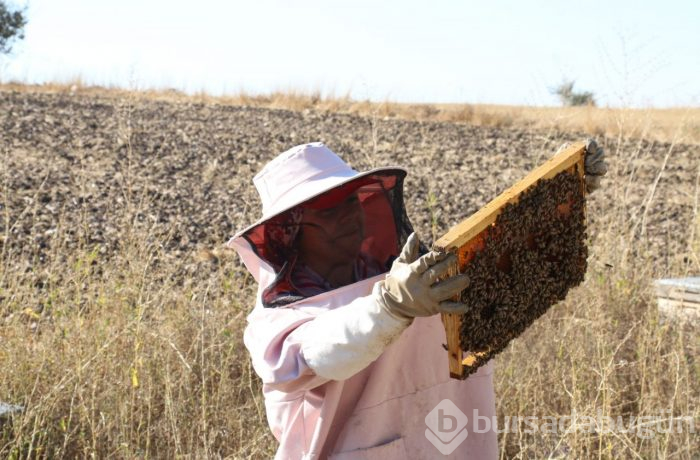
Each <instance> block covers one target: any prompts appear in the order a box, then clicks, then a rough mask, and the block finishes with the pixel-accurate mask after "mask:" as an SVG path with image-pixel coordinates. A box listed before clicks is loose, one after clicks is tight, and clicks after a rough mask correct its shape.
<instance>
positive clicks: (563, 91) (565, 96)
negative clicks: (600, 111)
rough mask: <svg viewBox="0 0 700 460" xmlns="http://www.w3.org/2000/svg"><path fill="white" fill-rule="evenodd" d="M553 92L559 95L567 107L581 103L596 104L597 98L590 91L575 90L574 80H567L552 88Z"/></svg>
mask: <svg viewBox="0 0 700 460" xmlns="http://www.w3.org/2000/svg"><path fill="white" fill-rule="evenodd" d="M552 93H553V94H556V95H557V96H559V100H560V101H561V103H562V104H564V105H565V106H567V107H572V106H579V105H592V106H595V98H594V97H593V93H591V92H590V91H584V92H574V80H571V81H565V82H563V83H562V84H561V85H559V86H557V87H556V88H554V89H553V90H552Z"/></svg>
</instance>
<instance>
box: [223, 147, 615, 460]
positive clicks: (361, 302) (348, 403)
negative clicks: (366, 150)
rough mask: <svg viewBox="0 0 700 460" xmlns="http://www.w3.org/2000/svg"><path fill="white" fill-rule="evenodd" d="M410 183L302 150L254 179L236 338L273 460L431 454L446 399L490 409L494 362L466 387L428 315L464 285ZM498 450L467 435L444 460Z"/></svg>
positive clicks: (482, 437) (240, 245) (490, 413)
mask: <svg viewBox="0 0 700 460" xmlns="http://www.w3.org/2000/svg"><path fill="white" fill-rule="evenodd" d="M601 154H602V152H601ZM405 176H406V171H405V170H404V169H402V168H396V167H387V168H377V169H373V170H371V171H368V172H363V173H360V172H357V171H355V170H354V169H352V168H350V166H348V165H347V164H346V163H345V162H343V161H342V160H341V159H340V158H339V157H338V156H337V155H336V154H335V153H333V152H332V151H331V150H330V149H329V148H328V147H326V146H325V145H323V144H322V143H311V144H305V145H299V146H296V147H293V148H291V149H290V150H288V151H286V152H284V153H282V154H280V155H279V156H278V157H277V158H275V159H274V160H272V161H271V162H270V163H268V164H267V165H266V166H265V167H264V168H263V169H262V171H260V172H259V173H258V174H257V175H256V176H255V178H254V179H253V181H254V183H255V186H256V188H257V190H258V192H259V194H260V198H261V201H262V207H263V210H262V214H263V215H262V218H261V219H260V220H258V221H257V222H255V223H254V224H253V225H251V226H249V227H248V228H246V229H244V230H242V231H240V232H239V233H237V234H236V235H235V236H233V237H232V238H231V240H230V241H229V242H228V246H229V247H231V248H234V249H235V250H236V251H237V252H238V254H239V255H240V256H241V258H242V260H243V262H244V264H245V266H246V267H247V269H248V270H249V271H250V273H251V274H252V275H253V277H254V278H255V280H256V281H257V282H258V295H257V301H256V305H255V308H254V309H253V311H252V313H250V315H249V316H248V324H247V327H246V329H245V333H244V342H245V345H246V347H247V348H248V350H249V352H250V355H251V357H252V362H253V367H254V368H255V371H256V373H257V374H258V375H259V376H260V378H261V379H262V382H263V393H264V397H265V406H266V412H267V419H268V423H269V424H270V428H271V429H272V432H273V434H274V436H275V438H277V440H278V441H279V448H278V451H277V455H276V458H278V459H301V458H304V459H307V458H309V459H311V458H332V459H333V458H334V459H343V458H352V459H358V458H381V459H382V460H390V459H406V458H435V457H436V456H438V455H440V454H439V451H438V450H437V449H436V447H435V446H434V445H433V444H432V443H431V442H429V440H428V438H427V437H426V422H425V417H426V415H428V413H429V412H430V411H431V410H432V409H433V408H434V407H435V406H436V405H437V404H438V403H440V402H441V401H442V400H444V399H449V400H450V401H452V402H453V403H454V404H455V405H456V406H457V407H458V408H459V409H460V410H461V411H462V412H463V413H464V414H465V415H467V417H472V415H473V414H474V413H478V414H479V416H482V417H488V419H492V418H493V417H494V416H495V415H496V410H495V398H494V391H493V378H492V363H488V364H487V365H485V366H483V367H481V368H480V369H479V370H478V371H477V372H476V373H475V374H473V375H471V376H470V377H469V378H468V379H466V380H464V381H460V380H454V379H450V377H449V375H448V372H447V369H448V363H447V353H446V352H445V349H444V348H443V347H442V344H443V343H445V341H446V340H445V331H444V326H443V324H442V322H441V319H440V315H438V314H437V313H440V312H454V313H460V312H463V311H465V310H466V308H468V307H467V306H466V305H464V304H460V303H458V302H454V301H452V300H450V299H451V298H452V297H453V296H454V295H455V294H457V293H459V292H461V291H462V290H463V289H465V288H466V287H467V286H468V284H469V280H468V279H467V278H465V276H464V275H456V276H452V277H449V276H448V275H447V273H448V269H449V268H450V267H451V266H453V265H454V264H456V260H455V257H454V256H453V255H449V256H448V255H445V254H439V253H436V252H429V251H426V250H425V248H423V247H422V245H421V244H420V243H419V241H418V238H417V237H416V235H415V234H414V233H413V229H412V227H411V224H410V222H409V220H408V217H407V215H406V211H405V207H404V201H403V180H404V177H405ZM595 185H597V184H595ZM438 279H440V281H438ZM475 411H476V412H475ZM497 455H498V442H497V435H496V432H495V431H494V430H490V431H488V432H486V433H469V434H468V436H467V437H466V439H464V441H463V442H462V443H461V444H460V445H459V447H457V449H456V450H454V451H453V452H452V454H451V455H450V457H449V458H478V459H487V458H496V457H497Z"/></svg>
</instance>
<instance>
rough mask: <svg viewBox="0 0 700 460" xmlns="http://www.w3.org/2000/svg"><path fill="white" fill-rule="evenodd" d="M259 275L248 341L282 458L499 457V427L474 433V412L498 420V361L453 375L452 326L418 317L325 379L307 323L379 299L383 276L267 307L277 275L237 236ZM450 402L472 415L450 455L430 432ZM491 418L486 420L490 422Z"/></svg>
mask: <svg viewBox="0 0 700 460" xmlns="http://www.w3.org/2000/svg"><path fill="white" fill-rule="evenodd" d="M229 247H232V248H234V249H235V250H236V251H238V253H239V254H240V256H241V258H242V259H243V262H244V263H245V265H246V267H247V268H248V270H249V271H250V272H251V274H252V275H253V277H254V278H255V279H256V281H258V286H259V290H258V301H257V303H256V306H255V308H254V310H253V311H252V313H251V314H250V315H249V316H248V324H247V327H246V329H245V333H244V342H245V345H246V347H247V349H248V351H249V352H250V355H251V358H252V362H253V367H254V369H255V371H256V373H257V374H258V375H259V376H260V378H261V379H262V381H263V393H264V397H265V408H266V413H267V419H268V423H269V425H270V428H271V430H272V433H273V434H274V436H275V438H277V440H278V441H279V448H278V450H277V454H276V456H275V458H276V459H317V458H318V459H325V458H330V459H381V460H392V459H402V460H404V459H433V458H454V459H457V458H459V459H464V458H474V459H489V458H496V457H497V456H498V441H497V437H496V433H495V431H494V430H489V431H488V432H486V433H476V432H473V430H471V428H472V427H473V425H472V423H473V420H472V418H473V414H474V411H475V410H476V411H478V414H479V416H480V417H488V419H489V420H493V418H494V417H495V415H496V412H495V397H494V391H493V378H492V377H493V376H492V373H493V367H492V363H489V364H487V365H486V366H483V367H482V368H480V369H479V370H478V371H477V372H476V373H475V374H473V375H472V376H470V377H469V378H468V379H466V380H464V381H460V380H454V379H450V377H449V372H448V363H447V352H446V351H445V349H444V348H443V347H442V344H444V343H445V342H446V340H445V331H444V327H443V325H442V322H441V320H440V316H439V315H436V316H433V317H430V318H416V319H415V320H414V321H413V323H412V324H411V325H410V326H408V327H407V328H406V329H405V330H404V331H403V333H402V334H401V335H400V337H399V338H398V339H397V340H396V341H394V342H393V343H391V344H390V345H389V346H388V347H387V348H386V349H385V351H384V352H383V353H382V354H381V356H380V357H379V358H378V359H377V360H376V361H374V362H373V363H372V364H370V365H369V366H368V367H366V368H365V369H363V370H362V371H360V372H359V373H357V374H355V375H354V376H352V377H351V378H349V379H347V380H342V381H335V380H328V379H325V378H322V377H320V376H317V375H315V374H314V372H313V371H312V370H311V369H310V368H309V367H308V365H307V364H306V362H305V360H304V356H303V354H302V353H301V349H300V346H301V339H302V337H303V331H304V324H305V323H307V322H309V321H313V320H314V318H315V317H317V316H318V315H322V314H323V313H324V312H326V311H328V310H332V309H336V308H351V307H352V306H353V305H350V304H351V302H363V301H367V302H372V301H373V300H372V298H371V297H370V293H371V291H372V287H373V286H374V284H375V283H376V282H377V281H379V280H381V279H383V277H384V276H385V275H380V276H377V277H374V278H370V279H367V280H364V281H360V282H357V283H354V284H351V285H348V286H345V287H342V288H338V289H335V290H333V291H330V292H327V293H324V294H321V295H318V296H314V297H311V298H308V299H304V300H302V301H299V302H296V303H294V304H290V305H288V306H285V307H280V308H264V307H263V306H262V304H261V302H260V296H259V294H260V291H261V290H262V288H263V287H265V286H267V285H268V284H269V283H270V282H271V281H272V279H273V278H274V272H273V270H272V268H271V267H270V266H269V265H268V264H267V263H266V262H265V261H263V260H261V259H260V258H259V257H258V256H257V255H256V254H255V252H254V251H253V250H252V249H251V247H250V245H249V244H248V243H247V241H246V240H245V239H243V238H236V239H234V240H231V241H230V242H229ZM444 399H449V400H451V401H452V402H453V403H455V404H456V406H457V407H458V408H459V409H460V410H461V411H462V412H463V413H464V414H465V415H466V416H467V417H468V418H469V423H468V425H467V428H466V429H467V432H468V435H467V437H466V439H465V440H464V441H463V442H462V444H460V445H459V447H458V448H457V449H456V450H454V451H453V452H452V453H451V454H450V455H449V456H443V455H442V454H441V453H440V452H439V451H438V449H437V448H436V447H435V446H434V445H433V444H431V443H430V442H429V441H428V438H427V437H426V434H425V433H426V422H425V417H426V415H428V413H429V412H430V411H431V410H432V409H433V408H434V407H435V406H436V405H437V404H438V403H440V401H442V400H444ZM482 420H483V419H482Z"/></svg>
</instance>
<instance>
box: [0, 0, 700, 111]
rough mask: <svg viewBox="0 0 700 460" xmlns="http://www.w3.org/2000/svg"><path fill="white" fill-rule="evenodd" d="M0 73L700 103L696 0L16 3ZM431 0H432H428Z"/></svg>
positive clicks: (213, 85)
mask: <svg viewBox="0 0 700 460" xmlns="http://www.w3.org/2000/svg"><path fill="white" fill-rule="evenodd" d="M9 3H10V4H14V5H15V6H23V5H26V6H27V8H28V10H27V12H28V19H29V24H28V26H27V28H26V38H25V40H24V41H23V42H20V43H18V44H17V45H16V46H15V51H14V53H13V55H12V56H9V57H8V56H6V57H2V58H0V80H2V81H9V80H21V81H26V82H32V83H41V82H47V81H58V82H65V81H70V80H72V79H75V78H80V79H82V81H83V82H85V83H88V84H102V85H116V86H122V87H126V88H152V87H155V88H177V89H181V90H184V91H187V92H190V93H192V92H197V91H200V90H204V91H207V92H209V93H211V94H214V95H219V94H231V93H238V92H240V91H247V92H249V93H267V92H271V91H275V90H282V91H285V90H297V91H315V90H319V91H321V92H322V93H323V94H325V95H336V96H344V95H346V94H350V95H351V96H352V97H353V98H355V99H368V98H369V99H372V100H375V101H383V100H392V101H399V102H468V103H494V104H519V105H520V104H522V105H557V103H558V101H557V99H556V97H554V96H553V95H551V94H550V92H549V88H551V87H553V86H555V85H557V84H558V83H560V82H561V81H563V80H564V79H574V80H575V81H576V87H575V88H576V89H578V90H587V91H592V92H593V93H594V94H595V95H596V96H597V99H598V102H599V105H603V106H607V105H609V106H618V107H619V106H630V107H668V106H699V105H700V2H697V1H690V0H686V1H673V0H671V1H664V2H659V1H647V0H640V1H628V0H622V1H614V0H607V1H579V2H576V1H570V2H563V1H510V0H508V1H506V0H503V1H496V0H494V1H485V0H482V1H440V0H434V1H433V2H417V1H409V0H404V1H394V0H390V1H383V2H379V1H366V0H357V1H320V0H319V1H310V0H308V1H307V0H305V1H279V0H256V1H245V2H244V1H226V2H224V1H219V2H215V1H211V0H200V1H198V2H184V1H173V0H171V1H164V0H138V1H136V0H121V1H118V2H117V1H94V0H92V1H87V0H29V1H26V0H25V1H19V0H14V1H13V0H10V1H9ZM428 5H430V6H428Z"/></svg>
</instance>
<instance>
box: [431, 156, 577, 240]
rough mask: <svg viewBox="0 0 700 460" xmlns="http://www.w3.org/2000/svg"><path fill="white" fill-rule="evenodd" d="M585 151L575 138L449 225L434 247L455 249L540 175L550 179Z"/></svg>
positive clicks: (473, 235) (476, 233)
mask: <svg viewBox="0 0 700 460" xmlns="http://www.w3.org/2000/svg"><path fill="white" fill-rule="evenodd" d="M585 151H586V144H585V143H583V142H576V143H574V144H572V145H570V146H569V147H567V148H566V149H564V150H563V151H562V152H559V153H558V154H556V155H554V156H553V157H552V158H550V159H549V160H547V161H546V162H545V163H543V164H542V165H540V166H539V167H537V168H536V169H534V170H533V171H532V172H530V173H529V174H528V175H527V176H525V178H523V179H522V180H521V181H520V182H518V183H516V184H515V185H513V186H512V187H510V188H509V189H507V190H506V191H505V192H503V193H501V194H500V195H498V196H497V197H496V198H494V199H493V200H491V201H490V202H489V203H488V204H487V205H486V206H484V207H483V208H481V209H479V210H478V211H477V212H475V213H474V214H472V215H471V216H470V217H468V218H467V219H465V220H463V221H462V222H460V223H459V224H457V225H455V226H454V227H452V228H451V229H450V230H449V231H448V232H447V233H445V235H443V236H442V237H441V238H440V239H439V240H437V241H436V242H435V244H434V245H433V248H434V249H436V250H438V251H450V250H455V249H458V248H460V247H461V246H463V245H464V244H465V243H467V242H468V241H470V240H471V239H472V238H474V237H475V236H476V235H478V234H479V233H481V232H482V231H483V230H484V229H485V228H486V227H488V226H489V225H491V224H492V223H494V222H495V221H496V217H498V214H499V213H500V212H501V208H503V206H505V204H506V203H510V202H514V201H517V200H518V195H520V194H521V193H522V192H524V191H525V190H527V189H528V188H530V186H532V185H534V184H535V183H536V182H537V181H538V180H540V179H551V178H552V177H554V176H556V175H557V174H559V173H560V172H561V171H564V170H566V169H569V168H570V167H572V166H573V165H575V164H576V163H578V162H579V161H581V159H582V157H583V155H584V153H585Z"/></svg>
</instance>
